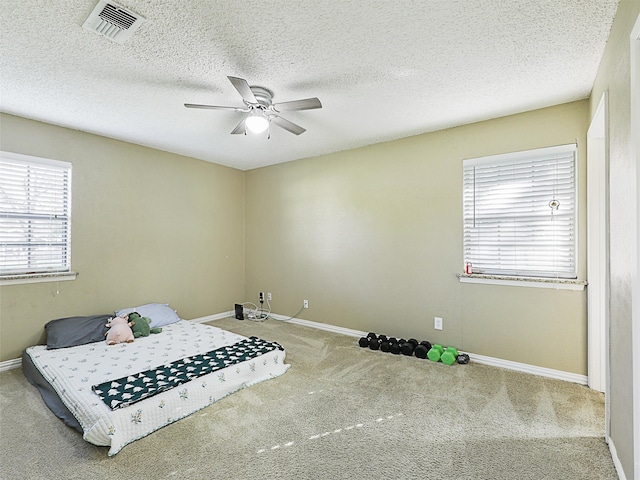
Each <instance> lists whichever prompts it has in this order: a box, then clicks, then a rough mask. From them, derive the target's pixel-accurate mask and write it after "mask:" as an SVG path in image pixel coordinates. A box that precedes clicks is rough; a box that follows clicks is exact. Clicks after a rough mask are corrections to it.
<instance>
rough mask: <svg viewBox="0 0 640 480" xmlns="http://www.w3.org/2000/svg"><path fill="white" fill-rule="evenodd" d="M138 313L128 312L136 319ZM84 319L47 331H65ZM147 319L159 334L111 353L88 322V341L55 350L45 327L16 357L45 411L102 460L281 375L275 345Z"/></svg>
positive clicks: (280, 354)
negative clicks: (100, 450) (100, 449)
mask: <svg viewBox="0 0 640 480" xmlns="http://www.w3.org/2000/svg"><path fill="white" fill-rule="evenodd" d="M154 305H159V304H154ZM144 307H145V306H142V307H136V308H131V309H129V310H130V311H133V310H136V311H139V310H143V312H144ZM156 308H157V307H156ZM167 308H168V306H167ZM123 311H124V310H120V311H119V312H116V313H121V312H123ZM126 313H128V312H126ZM174 313H175V312H174ZM141 315H142V316H147V315H145V314H144V313H141ZM88 318H89V317H74V318H71V319H58V320H56V321H53V322H50V324H53V327H60V326H61V325H63V326H64V328H63V329H69V326H73V325H80V323H81V322H88V320H87V319H88ZM151 318H152V326H153V321H155V323H156V325H155V326H158V325H161V326H162V329H163V331H162V332H161V333H159V334H153V335H150V336H148V337H140V338H136V339H135V341H134V342H133V343H122V344H117V345H112V346H108V345H107V344H106V342H105V341H104V336H103V335H104V334H103V332H102V330H101V329H102V325H103V324H102V316H93V317H91V322H93V323H91V322H89V323H91V324H92V325H93V328H94V329H95V327H99V328H98V329H97V330H96V331H94V330H91V331H90V335H88V337H87V336H86V335H85V336H84V337H83V333H82V331H81V332H80V333H79V334H78V333H76V336H78V335H80V337H82V338H80V339H78V338H73V339H71V340H70V341H64V339H63V341H62V342H58V343H56V341H57V340H59V339H60V337H64V335H58V334H57V333H59V331H60V330H61V329H60V328H53V327H52V326H51V325H50V324H47V327H50V328H46V329H47V338H48V341H47V343H48V345H36V346H33V347H29V348H27V349H26V350H25V351H24V353H23V356H22V361H23V371H24V374H25V376H26V377H27V379H28V380H29V382H30V383H32V384H33V385H34V386H36V387H37V388H38V389H39V390H40V393H41V394H42V398H43V400H44V401H45V403H46V404H47V405H48V406H49V408H50V409H51V410H52V411H53V412H54V413H55V414H56V415H57V416H58V417H59V418H61V419H62V420H63V421H64V422H65V423H66V424H67V425H69V426H71V427H73V428H75V429H76V430H78V431H80V432H81V433H82V435H83V438H84V439H85V440H86V441H88V442H90V443H92V444H94V445H99V446H108V447H110V448H109V452H108V455H109V456H113V455H115V454H117V453H118V452H119V451H120V450H121V449H122V448H123V447H125V446H126V445H128V444H129V443H131V442H133V441H135V440H138V439H140V438H143V437H145V436H147V435H149V434H150V433H152V432H154V431H155V430H158V429H159V428H162V427H164V426H166V425H169V424H171V423H173V422H175V421H177V420H180V419H181V418H184V417H186V416H188V415H190V414H192V413H194V412H196V411H198V410H201V409H203V408H205V407H207V406H209V405H211V404H213V403H215V402H216V401H218V400H220V399H222V398H224V397H226V396H227V395H229V394H231V393H233V392H236V391H238V390H240V389H242V388H245V387H248V386H251V385H254V384H256V383H259V382H262V381H264V380H268V379H271V378H274V377H278V376H280V375H282V374H284V373H285V372H286V371H287V369H288V368H289V365H287V364H285V362H284V361H285V355H286V354H285V351H284V349H283V348H282V347H281V346H280V345H279V344H277V343H275V342H268V341H266V340H263V339H258V338H256V337H249V338H247V337H244V336H241V335H237V334H235V333H232V332H228V331H225V330H222V329H220V328H217V327H213V326H210V325H204V324H200V323H195V322H191V321H187V320H181V319H179V317H177V315H176V316H175V319H172V320H171V321H170V322H166V321H165V322H164V323H163V322H162V321H158V318H159V316H156V319H155V320H154V318H153V317H151ZM61 321H62V322H61ZM55 322H58V324H56V323H55ZM105 323H106V322H105ZM83 328H84V327H83ZM81 330H82V329H81ZM85 330H86V331H89V329H88V328H85ZM85 333H86V332H85ZM96 338H98V339H99V340H98V341H87V340H95V339H96ZM67 344H69V346H68V345H67Z"/></svg>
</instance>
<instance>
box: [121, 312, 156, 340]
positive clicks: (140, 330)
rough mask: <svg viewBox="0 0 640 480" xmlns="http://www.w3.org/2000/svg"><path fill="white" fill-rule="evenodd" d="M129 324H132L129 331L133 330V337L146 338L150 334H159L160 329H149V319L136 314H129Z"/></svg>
mask: <svg viewBox="0 0 640 480" xmlns="http://www.w3.org/2000/svg"><path fill="white" fill-rule="evenodd" d="M129 322H131V323H132V324H133V326H132V327H131V330H133V336H134V337H136V338H138V337H148V336H149V334H151V333H160V332H161V331H162V328H160V327H155V328H151V319H150V318H149V317H141V316H140V314H139V313H138V312H131V313H130V314H129Z"/></svg>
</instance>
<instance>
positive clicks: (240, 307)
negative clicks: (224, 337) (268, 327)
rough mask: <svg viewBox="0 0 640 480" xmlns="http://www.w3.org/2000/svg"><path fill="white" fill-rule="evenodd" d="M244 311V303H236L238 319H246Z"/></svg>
mask: <svg viewBox="0 0 640 480" xmlns="http://www.w3.org/2000/svg"><path fill="white" fill-rule="evenodd" d="M242 311H243V308H242V305H240V304H239V303H236V318H237V319H238V320H244V313H243V312H242Z"/></svg>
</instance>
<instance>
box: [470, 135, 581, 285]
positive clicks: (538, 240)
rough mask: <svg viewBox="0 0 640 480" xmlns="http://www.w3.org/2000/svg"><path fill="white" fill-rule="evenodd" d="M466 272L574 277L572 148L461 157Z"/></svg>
mask: <svg viewBox="0 0 640 480" xmlns="http://www.w3.org/2000/svg"><path fill="white" fill-rule="evenodd" d="M463 176H464V186H463V195H464V198H463V204H464V212H463V215H464V262H465V264H467V263H470V264H471V268H472V271H473V273H484V274H494V275H508V276H529V277H550V278H576V277H577V268H576V218H577V217H576V146H575V145H562V146H558V147H550V148H543V149H538V150H531V151H526V152H518V153H513V154H506V155H497V156H493V157H485V158H478V159H471V160H465V161H464V163H463Z"/></svg>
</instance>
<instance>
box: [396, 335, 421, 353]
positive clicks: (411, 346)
mask: <svg viewBox="0 0 640 480" xmlns="http://www.w3.org/2000/svg"><path fill="white" fill-rule="evenodd" d="M417 346H418V340H416V339H415V338H410V339H409V340H407V341H406V342H404V343H403V344H402V345H400V352H401V353H402V354H403V355H406V356H407V357H410V356H411V355H413V351H414V350H415V349H416V347H417Z"/></svg>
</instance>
